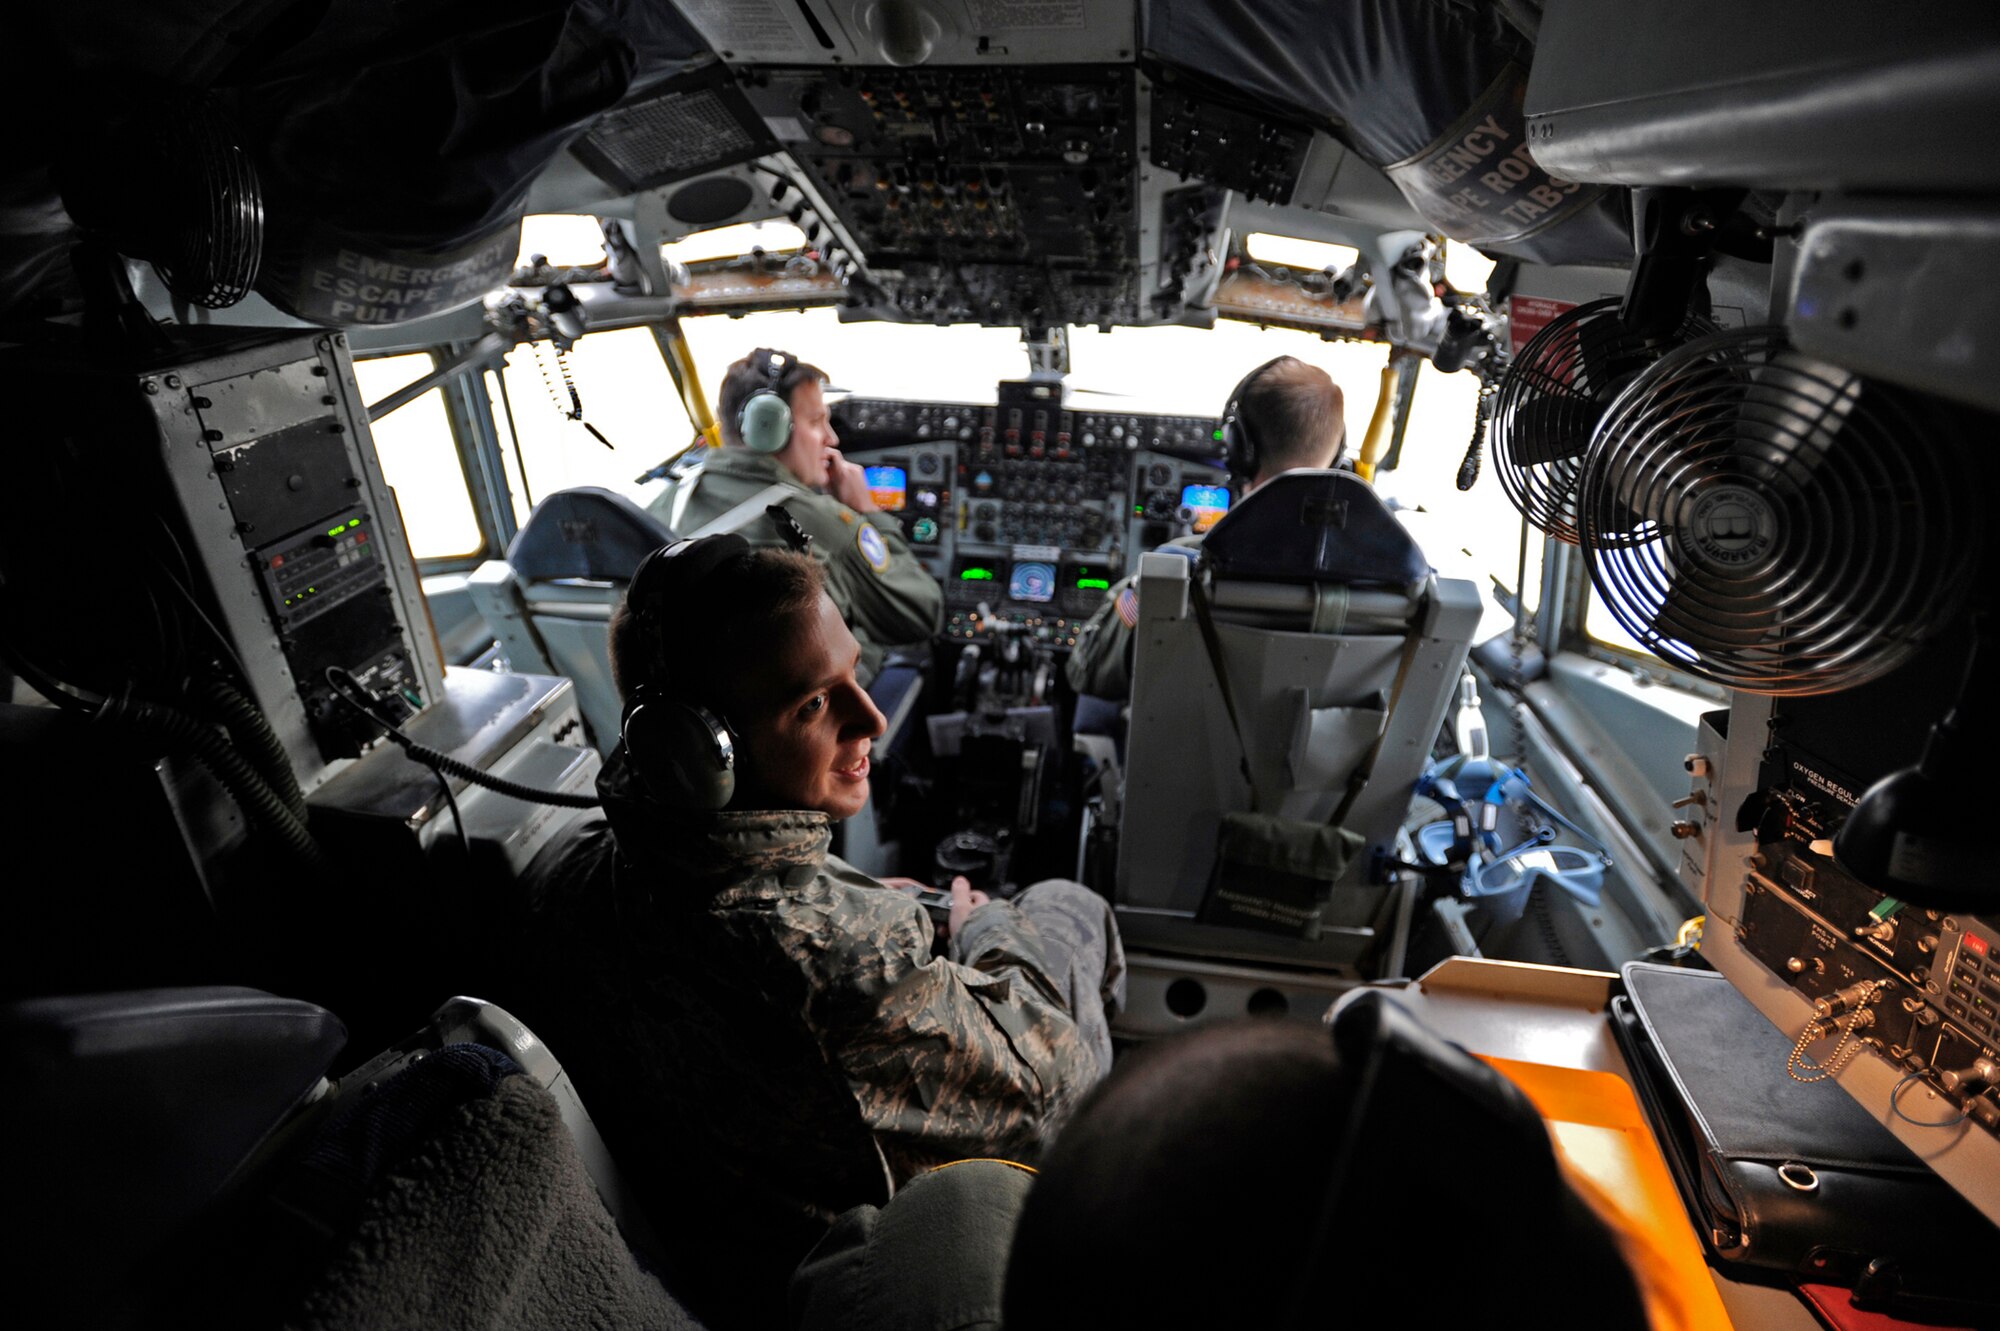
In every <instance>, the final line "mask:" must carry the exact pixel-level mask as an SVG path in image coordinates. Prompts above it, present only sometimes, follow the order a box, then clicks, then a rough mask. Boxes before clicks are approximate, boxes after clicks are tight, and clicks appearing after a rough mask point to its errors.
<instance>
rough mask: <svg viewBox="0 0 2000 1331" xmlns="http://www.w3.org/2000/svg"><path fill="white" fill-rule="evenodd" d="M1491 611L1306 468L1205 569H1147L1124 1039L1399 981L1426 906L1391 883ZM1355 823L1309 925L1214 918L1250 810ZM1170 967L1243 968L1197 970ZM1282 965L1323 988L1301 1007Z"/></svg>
mask: <svg viewBox="0 0 2000 1331" xmlns="http://www.w3.org/2000/svg"><path fill="white" fill-rule="evenodd" d="M1197 592H1199V593H1201V594H1203V595H1205V597H1206V600H1207V603H1208V607H1209V610H1210V619H1211V622H1212V627H1213V631H1214V641H1215V649H1216V652H1217V653H1218V654H1219V658H1220V674H1221V676H1222V679H1223V680H1226V681H1227V687H1228V690H1229V695H1228V697H1227V698H1226V699H1225V696H1224V693H1223V683H1222V680H1219V679H1218V668H1217V664H1216V661H1215V659H1213V658H1212V656H1211V652H1210V650H1209V647H1208V646H1207V644H1206V643H1205V640H1204V639H1205V635H1204V632H1203V626H1202V623H1201V616H1200V614H1199V607H1198V605H1197V604H1196V593H1197ZM1479 613H1480V604H1479V591H1478V589H1477V588H1476V587H1475V586H1474V585H1473V584H1472V583H1470V582H1466V581H1463V580H1458V579H1448V578H1439V577H1438V576H1437V575H1436V574H1435V573H1434V572H1433V571H1432V569H1431V567H1430V565H1429V563H1428V561H1426V560H1425V558H1424V555H1423V552H1422V551H1421V550H1419V549H1418V548H1417V545H1416V542H1415V541H1414V540H1412V539H1411V537H1410V535H1409V534H1408V532H1406V531H1405V530H1404V528H1403V526H1402V525H1401V524H1400V523H1399V522H1398V521H1397V520H1396V518H1395V516H1394V514H1392V513H1391V512H1390V511H1389V509H1388V508H1387V507H1386V506H1385V505H1384V504H1383V503H1382V501H1381V500H1380V499H1379V498H1378V497H1377V496H1376V494H1375V492H1374V491H1373V490H1372V489H1371V488H1370V487H1369V486H1368V485H1367V484H1366V483H1365V482H1363V481H1362V480H1361V479H1360V478H1358V477H1356V476H1354V475H1352V474H1350V473H1347V472H1339V471H1292V472H1287V473H1284V474H1283V475H1280V476H1278V477H1277V478H1275V479H1273V480H1272V481H1270V482H1268V483H1267V484H1265V485H1263V486H1261V487H1259V488H1258V489H1257V490H1256V491H1255V492H1254V493H1252V494H1251V495H1250V496H1249V497H1248V498H1246V499H1245V500H1244V501H1243V502H1242V503H1241V504H1239V505H1238V506H1237V507H1236V508H1235V509H1233V510H1232V511H1231V512H1230V513H1229V514H1228V516H1226V517H1225V518H1223V519H1222V520H1221V521H1220V522H1218V523H1217V524H1216V526H1215V528H1214V530H1212V531H1211V532H1210V533H1209V534H1208V537H1207V539H1206V541H1205V542H1204V543H1203V546H1202V552H1201V558H1200V560H1199V561H1198V562H1196V563H1191V562H1190V561H1189V560H1187V559H1185V558H1181V557H1178V556H1177V555H1174V554H1158V553H1155V554H1148V555H1146V556H1144V557H1143V558H1142V559H1141V561H1140V565H1139V582H1138V625H1137V628H1136V630H1135V634H1134V654H1133V669H1132V702H1131V724H1130V731H1129V739H1128V741H1127V754H1126V769H1125V774H1124V782H1123V790H1122V800H1121V801H1120V803H1121V805H1122V807H1121V808H1120V809H1119V811H1118V817H1117V826H1118V854H1117V870H1116V882H1115V890H1114V893H1113V899H1114V902H1115V904H1116V906H1117V910H1118V919H1119V926H1120V928H1121V929H1122V930H1123V932H1124V936H1125V940H1126V946H1127V949H1128V951H1129V952H1130V953H1133V954H1136V955H1134V957H1133V968H1134V973H1133V980H1134V984H1133V988H1134V992H1133V1000H1132V1007H1131V1009H1130V1014H1129V1016H1128V1018H1127V1022H1126V1026H1127V1029H1129V1030H1133V1033H1140V1034H1145V1033H1156V1032H1158V1031H1164V1030H1169V1029H1172V1028H1174V1027H1175V1026H1177V1025H1180V1024H1183V1023H1184V1022H1185V1021H1186V1020H1187V1019H1190V1018H1192V1017H1195V1016H1197V1015H1203V1016H1216V1015H1233V1014H1235V1013H1237V1012H1240V1011H1241V1010H1243V1008H1244V1007H1245V1006H1246V1005H1247V1007H1248V1009H1249V1010H1251V1011H1282V1010H1285V1009H1286V1008H1287V1007H1289V1006H1291V1005H1292V1004H1293V1002H1296V1001H1300V1000H1301V999H1304V1000H1307V1001H1313V1002H1317V1004H1318V1006H1315V1007H1313V1008H1312V1009H1311V1010H1314V1011H1317V1010H1320V1008H1321V1007H1323V1006H1324V1003H1323V998H1324V996H1325V993H1326V991H1327V990H1328V989H1329V988H1338V987H1340V986H1342V985H1344V984H1346V983H1351V982H1352V981H1355V980H1359V979H1364V978H1373V977H1377V976H1387V975H1395V974H1397V973H1399V972H1400V970H1401V966H1402V956H1403V950H1404V947H1405V945H1406V942H1407V935H1408V930H1409V923H1410V912H1411V911H1412V910H1413V908H1414V905H1415V891H1416V888H1415V885H1414V884H1413V883H1408V882H1404V881H1402V880H1401V879H1399V878H1396V877H1394V876H1392V875H1391V874H1390V873H1388V872H1387V871H1386V870H1385V865H1386V864H1387V863H1388V862H1389V861H1390V860H1392V859H1393V858H1394V856H1395V851H1396V846H1397V840H1398V836H1399V833H1400V831H1401V829H1402V824H1403V821H1404V818H1405V816H1406V814H1407V812H1408V809H1409V803H1410V794H1411V789H1412V787H1413V786H1414V784H1415V782H1416V780H1417V777H1418V776H1419V774H1420V773H1421V772H1422V770H1423V766H1424V762H1425V760H1426V759H1427V758H1428V757H1429V755H1430V751H1431V744H1432V740H1433V738H1434V737H1435V736H1436V735H1437V733H1438V727H1439V725H1440V724H1441V723H1442V721H1443V719H1444V715H1445V711H1446V709H1447V707H1448V706H1449V704H1450V701H1451V698H1452V696H1453V689H1454V687H1455V686H1456V684H1457V682H1458V678H1459V674H1460V672H1461V670H1462V669H1463V667H1464V662H1465V656H1466V652H1467V649H1468V647H1469V645H1470V642H1471V639H1472V635H1473V633H1474V631H1475V629H1476V627H1477V624H1478V621H1479ZM1232 703H1233V716H1232V708H1231V704H1232ZM1239 732H1240V736H1241V739H1240V742H1239V737H1238V736H1239ZM1246 771H1247V773H1248V777H1249V779H1246ZM1253 782H1254V787H1253ZM1253 790H1254V793H1255V795H1256V796H1257V797H1258V798H1257V799H1255V800H1254V801H1253ZM1343 806H1345V812H1344V814H1343V816H1342V817H1341V818H1340V820H1339V821H1340V824H1341V826H1343V827H1344V828H1345V829H1347V831H1348V832H1351V833H1353V834H1354V837H1348V838H1341V840H1343V841H1345V842H1346V843H1347V845H1348V846H1349V847H1350V848H1351V850H1352V856H1351V858H1349V859H1347V862H1346V864H1345V866H1344V868H1339V869H1338V870H1337V877H1336V879H1335V881H1333V882H1332V883H1331V885H1330V890H1327V891H1325V892H1324V893H1323V898H1322V899H1323V904H1322V905H1320V906H1319V908H1318V909H1317V912H1316V915H1317V918H1316V919H1315V920H1314V921H1312V922H1311V924H1310V925H1309V926H1308V927H1307V928H1305V929H1304V930H1300V929H1297V928H1293V927H1290V926H1289V925H1286V924H1283V923H1272V922H1266V924H1265V925H1261V926H1260V925H1258V924H1255V923H1251V924H1246V923H1245V920H1246V918H1247V917H1245V916H1244V915H1242V914H1241V913H1240V912H1236V913H1232V912H1227V911H1221V910H1218V909H1217V898H1216V896H1215V888H1217V887H1221V888H1224V889H1227V888H1229V887H1230V883H1229V881H1228V879H1229V876H1230V874H1231V873H1233V872H1235V870H1234V869H1230V870H1223V871H1218V870H1217V868H1216V865H1217V838H1218V834H1219V831H1220V829H1221V828H1222V827H1223V824H1224V822H1225V818H1226V816H1228V815H1235V814H1247V813H1250V812H1252V811H1253V808H1254V810H1255V811H1256V812H1258V813H1262V814H1265V815H1272V816H1275V817H1277V818H1281V819H1286V820H1295V821H1296V822H1297V823H1301V824H1327V823H1328V822H1329V821H1330V820H1331V819H1333V817H1334V815H1335V813H1336V812H1337V811H1339V810H1341V809H1342V808H1343ZM1355 838H1358V842H1357V841H1356V840H1355ZM1328 867H1329V868H1330V865H1329V866H1328ZM1218 920H1227V921H1228V922H1226V923H1223V922H1218ZM1174 953H1180V954H1195V955H1199V956H1203V957H1209V958H1217V957H1220V958H1228V959H1231V961H1230V962H1227V963H1224V964H1222V965H1219V966H1218V965H1213V964H1207V963H1204V964H1201V965H1199V966H1196V965H1194V964H1193V963H1176V962H1174V961H1172V960H1171V957H1170V955H1169V954H1174ZM1270 966H1280V967H1286V968H1309V969H1310V970H1311V971H1316V972H1319V973H1320V977H1319V978H1318V979H1315V980H1313V982H1312V984H1310V985H1308V986H1307V987H1308V992H1307V993H1306V994H1304V995H1299V994H1298V993H1297V992H1296V990H1297V988H1298V986H1297V985H1296V984H1292V985H1291V986H1290V988H1289V989H1288V986H1287V983H1285V982H1281V981H1278V980H1274V979H1272V978H1271V973H1270V972H1268V971H1265V970H1264V968H1266V967H1270ZM1197 972H1199V973H1197ZM1296 973H1297V972H1296V970H1295V971H1294V972H1293V974H1294V975H1296ZM1288 994H1289V995H1290V997H1288ZM1302 1006H1303V1005H1302Z"/></svg>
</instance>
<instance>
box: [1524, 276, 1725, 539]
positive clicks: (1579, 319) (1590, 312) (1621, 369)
mask: <svg viewBox="0 0 2000 1331" xmlns="http://www.w3.org/2000/svg"><path fill="white" fill-rule="evenodd" d="M1619 305H1620V302H1619V301H1618V300H1617V299H1616V298H1607V299H1604V300H1596V301H1591V302H1590V303H1588V304H1585V305H1578V306H1576V307H1575V308H1573V309H1569V310H1565V311H1564V312H1563V313H1561V314H1559V315H1557V316H1556V317H1555V318H1554V319H1552V320H1550V321H1549V323H1548V325H1547V326H1546V327H1545V328H1543V329H1542V330H1541V331H1540V332H1538V333H1536V334H1535V336H1534V337H1533V338H1532V339H1530V340H1529V342H1528V344H1527V345H1526V346H1525V347H1523V348H1521V351H1520V354H1519V355H1517V356H1515V357H1514V360H1513V363H1512V364H1511V365H1510V366H1509V367H1508V369H1507V374H1506V377H1505V378H1504V379H1503V380H1502V381H1501V384H1500V391H1499V394H1498V396H1497V398H1496V399H1495V401H1494V404H1493V427H1492V456H1493V466H1494V470H1495V471H1497V472H1498V473H1499V474H1500V485H1501V488H1502V489H1504V490H1505V491H1506V492H1507V498H1508V499H1509V500H1510V501H1512V503H1513V505H1514V507H1515V508H1517V509H1519V510H1520V512H1521V514H1522V516H1523V517H1525V518H1527V520H1528V521H1529V522H1530V523H1531V524H1533V525H1534V526H1535V527H1536V528H1537V529H1539V530H1541V531H1544V532H1546V533H1548V534H1549V535H1550V536H1553V537H1555V538H1556V539H1557V540H1559V541H1565V542H1568V543H1569V544H1571V545H1575V544H1576V543H1577V540H1578V535H1579V533H1578V526H1577V516H1576V513H1577V510H1576V499H1577V485H1578V478H1579V476H1580V475H1581V473H1582V471H1583V459H1584V455H1585V453H1586V452H1587V451H1588V450H1589V448H1590V440H1591V435H1592V432H1593V431H1594V430H1595V428H1596V426H1597V422H1598V420H1599V418H1600V417H1602V416H1603V414H1604V411H1605V409H1606V408H1607V407H1608V406H1609V405H1610V404H1611V402H1612V400H1613V399H1614V398H1615V397H1616V396H1617V394H1618V392H1619V390H1620V389H1622V388H1623V387H1624V386H1625V385H1626V384H1628V383H1630V382H1631V381H1632V379H1633V378H1634V377H1635V376H1637V375H1638V374H1639V373H1640V372H1641V371H1643V370H1644V369H1646V368H1647V367H1648V366H1650V365H1651V364H1652V363H1653V362H1654V361H1655V360H1657V359H1658V358H1659V357H1660V356H1661V355H1662V354H1663V353H1664V352H1665V351H1666V350H1668V349H1669V348H1672V347H1674V346H1677V345H1680V344H1682V343H1685V342H1687V341H1690V340H1691V339H1693V338H1696V337H1700V336H1703V335H1705V334H1707V333H1711V332H1713V331H1714V330H1715V325H1714V324H1713V323H1711V322H1709V321H1708V320H1707V319H1705V318H1703V317H1702V316H1700V315H1697V314H1692V313H1690V314H1687V315H1685V316H1684V317H1683V318H1682V320H1681V322H1680V324H1679V325H1678V326H1677V327H1676V328H1675V330H1674V331H1673V332H1672V333H1671V334H1669V335H1668V336H1666V337H1661V338H1648V337H1643V336H1641V335H1639V334H1637V333H1635V332H1633V331H1631V330H1630V329H1628V328H1627V327H1626V326H1625V323H1624V321H1623V320H1622V319H1621V318H1620V317H1619Z"/></svg>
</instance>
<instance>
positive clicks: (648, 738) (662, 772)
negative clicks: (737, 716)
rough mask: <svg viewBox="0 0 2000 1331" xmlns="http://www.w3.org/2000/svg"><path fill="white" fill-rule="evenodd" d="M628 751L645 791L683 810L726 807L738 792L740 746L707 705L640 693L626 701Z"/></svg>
mask: <svg viewBox="0 0 2000 1331" xmlns="http://www.w3.org/2000/svg"><path fill="white" fill-rule="evenodd" d="M622 738H623V739H624V741H625V755H626V758H627V760H628V761H629V762H630V763H631V764H632V766H633V768H634V770H636V771H637V772H638V773H639V777H640V779H641V780H642V781H644V782H645V783H646V789H647V790H649V791H650V792H652V795H653V798H654V799H656V800H659V801H660V802H661V803H663V804H667V805H671V806H673V807H675V808H683V809H721V808H726V807H727V806H728V804H729V801H730V799H731V798H733V797H734V796H735V794H736V745H735V742H734V740H732V739H731V737H730V734H729V727H728V726H726V725H724V724H723V723H722V721H721V719H720V718H718V717H717V716H716V715H715V714H714V713H713V712H711V711H709V710H708V709H707V708H706V707H696V706H690V705H689V704H687V703H684V702H677V701H673V700H671V699H665V698H660V697H657V696H648V695H647V694H645V693H643V692H642V693H641V694H640V695H639V696H636V697H634V698H633V700H632V701H631V702H630V703H628V704H627V705H626V708H625V718H624V725H623V727H622Z"/></svg>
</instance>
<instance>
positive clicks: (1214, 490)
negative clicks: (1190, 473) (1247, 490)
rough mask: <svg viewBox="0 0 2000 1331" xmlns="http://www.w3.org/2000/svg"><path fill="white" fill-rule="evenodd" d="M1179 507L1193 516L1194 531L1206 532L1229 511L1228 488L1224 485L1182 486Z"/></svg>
mask: <svg viewBox="0 0 2000 1331" xmlns="http://www.w3.org/2000/svg"><path fill="white" fill-rule="evenodd" d="M1181 507H1182V508H1185V509H1187V510H1188V511H1189V512H1190V513H1192V514H1193V515H1194V516H1193V524H1192V525H1193V527H1194V529H1195V530H1196V531H1207V530H1208V529H1209V528H1210V527H1213V526H1214V525H1215V524H1216V522H1217V521H1219V520H1220V519H1221V517H1222V515H1223V514H1224V513H1227V512H1228V511H1229V487H1228V486H1226V485H1183V486H1182V487H1181Z"/></svg>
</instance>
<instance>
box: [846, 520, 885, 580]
mask: <svg viewBox="0 0 2000 1331" xmlns="http://www.w3.org/2000/svg"><path fill="white" fill-rule="evenodd" d="M857 527H858V530H856V531H855V533H854V548H855V549H857V550H859V551H860V552H861V557H862V558H863V559H865V560H867V561H868V567H870V568H872V569H874V570H875V572H876V574H877V575H878V576H879V575H881V574H883V573H887V572H888V571H889V543H888V542H887V541H885V540H883V539H882V533H881V532H879V531H877V530H875V525H874V524H873V523H870V522H863V523H859V524H857Z"/></svg>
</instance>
